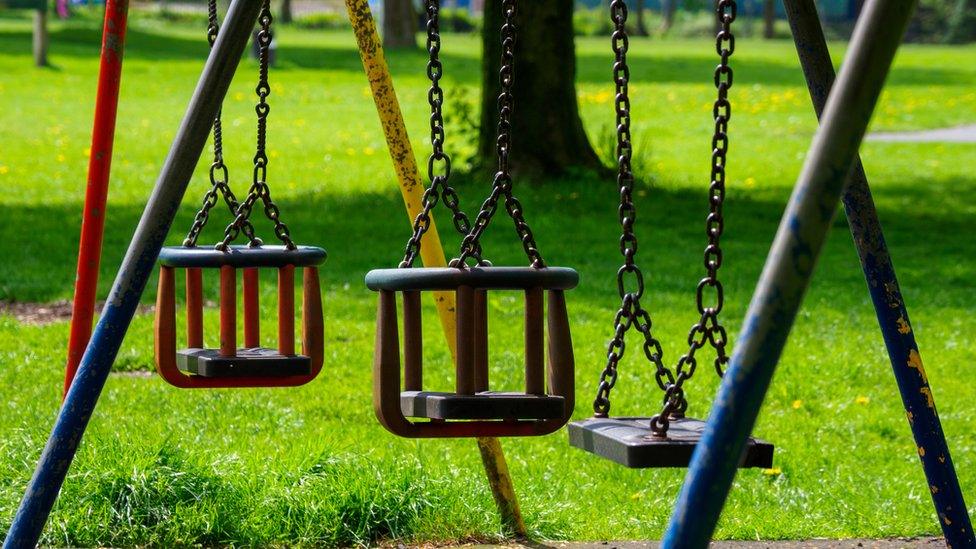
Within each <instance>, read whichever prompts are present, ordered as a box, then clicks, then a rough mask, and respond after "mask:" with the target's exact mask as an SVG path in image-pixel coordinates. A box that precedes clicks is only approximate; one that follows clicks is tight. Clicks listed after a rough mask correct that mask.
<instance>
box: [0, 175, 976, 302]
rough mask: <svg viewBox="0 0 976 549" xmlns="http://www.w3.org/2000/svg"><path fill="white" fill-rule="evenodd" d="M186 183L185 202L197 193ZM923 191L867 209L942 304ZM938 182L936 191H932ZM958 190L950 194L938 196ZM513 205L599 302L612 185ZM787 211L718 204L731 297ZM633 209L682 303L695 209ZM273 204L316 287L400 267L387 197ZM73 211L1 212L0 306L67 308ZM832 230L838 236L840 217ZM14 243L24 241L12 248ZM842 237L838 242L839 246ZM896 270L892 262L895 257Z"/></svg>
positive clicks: (104, 283) (846, 277)
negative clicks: (315, 250) (320, 260)
mask: <svg viewBox="0 0 976 549" xmlns="http://www.w3.org/2000/svg"><path fill="white" fill-rule="evenodd" d="M195 183H196V186H195V187H194V189H195V190H196V189H198V188H199V182H195ZM934 183H935V182H931V181H926V180H925V179H924V178H922V179H918V178H916V179H915V180H913V182H912V184H911V185H900V186H892V185H887V186H885V188H884V190H883V196H884V197H890V196H896V197H898V199H899V200H898V202H899V203H905V201H907V202H909V203H912V204H915V205H916V206H915V207H914V208H912V210H911V211H894V210H886V209H884V204H885V203H886V202H885V200H880V202H881V203H882V211H881V214H880V215H881V218H882V221H883V222H884V224H885V229H886V232H887V233H888V237H889V241H890V242H892V243H895V244H896V245H897V247H898V249H899V250H908V251H909V252H910V257H915V258H919V257H927V256H936V257H939V258H940V261H937V262H935V261H927V262H923V261H912V262H906V265H905V268H904V269H900V270H903V271H904V272H905V273H908V276H907V277H906V276H903V278H904V279H905V280H904V281H903V282H904V283H905V285H906V287H909V288H910V287H911V285H912V284H913V283H918V284H920V285H924V286H928V285H930V284H931V282H932V281H933V280H937V281H939V282H940V284H945V285H946V286H947V291H949V292H952V291H954V290H952V289H951V288H953V287H956V286H958V287H961V289H962V290H965V288H969V287H971V283H970V282H969V279H968V277H967V275H966V273H965V270H966V269H965V267H966V266H967V265H968V264H969V261H970V259H969V251H968V246H967V244H966V242H964V241H963V240H961V239H958V238H955V239H954V238H953V236H954V235H961V234H966V233H967V231H968V230H969V227H970V225H971V220H970V219H969V217H968V216H967V215H966V214H965V212H963V211H961V210H958V209H955V208H953V206H951V205H946V206H943V205H940V204H941V203H942V200H943V198H944V197H940V196H932V195H931V193H929V191H927V190H926V189H930V188H933V187H934V186H935V185H934ZM939 183H940V184H945V183H946V182H945V181H941V180H940V182H939ZM965 184H966V183H965V182H962V181H960V182H957V183H955V184H953V183H951V182H950V183H949V184H948V185H947V188H953V187H958V186H964V185H965ZM482 190H483V188H478V187H475V186H474V185H472V184H471V183H460V185H459V193H460V194H461V196H462V206H463V207H464V208H465V210H466V211H468V212H469V213H470V214H471V215H473V214H474V212H475V211H476V207H477V205H478V204H480V196H479V195H480V194H482V193H481V191H482ZM516 192H517V194H518V195H519V198H520V199H521V201H522V202H523V204H524V206H525V211H526V216H527V219H528V222H529V225H530V226H531V227H532V229H533V231H534V232H535V234H536V237H537V240H538V242H539V245H540V247H541V251H542V252H543V254H544V256H545V257H546V258H547V261H548V262H549V264H551V265H567V266H573V267H575V268H577V269H578V270H579V271H580V273H581V275H582V282H581V285H580V289H579V291H578V292H576V294H578V295H579V297H581V298H594V299H596V300H600V299H604V300H606V299H610V297H609V295H608V293H607V292H609V291H610V290H609V288H610V286H611V282H612V280H613V274H614V272H615V271H616V266H617V265H619V263H620V257H619V251H618V250H617V246H616V241H617V239H618V238H619V228H618V225H617V223H618V222H617V219H616V215H615V203H616V200H617V194H616V191H615V189H614V188H613V185H612V184H610V183H608V182H606V181H597V180H595V179H585V180H580V179H574V180H572V181H560V182H551V183H548V184H545V185H523V186H522V187H521V188H520V189H518V190H517V191H516ZM786 198H787V191H786V190H785V189H784V190H782V191H777V192H765V193H758V192H753V193H750V194H748V195H746V194H741V193H737V192H730V198H729V202H728V203H727V206H726V220H727V224H726V225H727V231H726V238H725V240H724V245H725V248H726V256H727V257H728V258H730V261H727V262H726V269H725V273H726V280H727V285H728V286H729V287H730V289H735V290H737V291H746V292H750V291H751V290H750V289H751V287H752V285H753V284H754V283H755V281H756V279H757V277H758V275H759V271H760V269H761V267H762V263H763V259H764V258H765V255H766V252H767V251H768V248H769V245H770V243H771V241H772V237H773V234H774V232H775V229H776V227H777V225H778V223H779V219H780V217H781V215H782V212H783V208H784V204H785V201H786ZM637 200H638V203H639V209H640V214H639V215H640V217H639V218H638V222H637V231H638V236H639V239H640V244H641V251H640V264H641V266H642V267H643V268H644V270H645V271H646V274H648V276H649V278H650V280H651V284H653V288H654V289H655V291H662V292H690V291H691V288H693V285H694V282H695V281H697V277H698V276H699V275H700V274H701V269H702V267H701V250H702V248H703V246H704V234H703V232H704V231H703V221H702V220H703V219H704V215H705V213H706V211H705V208H706V206H705V197H704V196H703V195H701V194H699V193H695V192H691V191H689V190H681V191H673V190H668V189H662V188H642V189H639V193H638V197H637ZM193 202H195V200H194V201H193ZM888 202H889V203H890V200H889V201H888ZM926 204H928V205H929V206H930V207H926ZM279 205H280V207H281V211H282V219H283V220H285V222H286V223H288V225H289V227H290V228H291V230H292V235H293V236H294V238H295V239H296V241H297V242H299V243H304V244H314V245H321V246H323V247H325V248H326V249H327V250H328V251H329V260H328V262H327V263H326V265H325V266H324V268H323V269H322V279H323V284H324V285H325V286H326V287H328V286H330V285H346V284H348V285H350V286H351V287H353V288H356V287H361V286H362V284H363V282H362V281H363V276H364V274H365V273H366V271H368V270H369V269H372V268H377V267H393V266H395V265H396V264H397V263H398V262H399V260H400V258H401V256H402V253H403V247H404V245H405V243H406V240H407V237H408V236H409V234H408V233H409V229H408V226H407V219H406V218H405V217H404V215H403V213H402V212H403V204H402V201H401V199H400V197H399V194H398V193H397V192H396V191H395V190H393V188H392V186H391V190H390V192H389V193H384V194H375V193H372V194H367V193H363V194H358V195H335V196H331V195H330V196H324V195H321V194H316V195H310V196H308V197H304V198H301V199H295V198H288V199H283V200H279ZM192 208H193V205H192V202H191V201H190V200H187V201H186V202H185V203H184V207H183V208H181V209H180V212H179V214H178V218H177V220H176V222H175V224H174V227H175V228H174V229H173V230H171V231H170V237H169V239H168V241H169V243H170V244H173V245H176V244H178V243H179V242H180V241H181V239H182V237H183V234H184V231H185V229H186V228H187V227H189V225H190V222H191V220H192V216H193V214H194V210H193V209H192ZM80 209H81V208H80V205H77V204H75V205H61V204H55V205H37V206H20V207H18V208H16V209H10V210H7V211H6V212H5V216H6V219H5V222H4V223H3V224H0V257H5V258H16V261H11V260H8V261H3V262H0V299H4V300H14V301H36V302H50V301H54V300H57V299H65V298H68V297H70V295H71V292H72V287H73V280H74V270H75V264H74V257H76V253H77V237H78V232H79V227H78V220H79V218H80ZM141 213H142V206H141V205H135V204H133V205H112V206H111V207H110V209H109V211H108V222H107V225H106V235H105V246H104V258H103V262H102V268H101V283H100V292H99V294H100V296H101V297H104V296H105V295H106V293H107V291H108V289H109V287H110V285H111V282H112V280H113V278H114V275H115V270H116V269H117V268H118V265H119V263H120V261H121V259H122V256H123V254H124V252H125V249H126V247H127V245H128V241H129V238H130V237H131V234H132V231H133V230H134V228H135V225H136V223H137V222H138V219H139V216H140V215H141ZM225 214H226V212H224V211H223V210H215V213H214V214H213V218H212V220H211V223H210V225H209V226H208V227H207V229H206V230H205V232H204V235H203V236H202V237H201V242H203V243H206V242H215V241H216V240H217V238H218V235H219V234H222V230H223V227H224V226H225V224H226V221H227V219H225V218H226V215H225ZM255 215H256V216H260V212H259V211H255ZM435 219H436V220H440V221H441V225H440V227H439V230H440V232H441V236H442V238H443V239H444V245H445V249H446V250H447V252H448V255H449V256H451V255H453V253H452V252H453V251H454V250H456V247H457V245H458V243H459V238H458V235H456V234H454V233H453V232H452V227H451V224H450V222H449V219H448V218H447V217H445V216H444V215H443V213H442V212H441V210H440V208H438V210H435ZM255 223H256V226H257V228H258V232H259V235H263V236H264V238H265V241H267V242H270V241H272V240H273V239H274V237H273V235H272V234H271V231H270V224H269V223H268V222H267V220H266V219H264V218H263V217H261V218H256V219H255ZM834 225H835V228H840V229H841V230H842V231H843V230H845V228H846V224H845V222H844V219H843V216H842V215H840V216H838V218H837V220H836V221H835V223H834ZM25 231H26V233H27V234H28V235H29V236H30V238H25V237H24V235H25ZM844 238H845V241H849V240H848V239H849V237H844ZM484 244H485V250H486V253H487V256H488V257H489V258H490V259H491V260H492V261H493V262H494V263H495V264H496V265H503V264H514V265H520V264H523V263H525V258H524V257H523V256H522V255H521V248H520V246H518V244H517V241H516V239H515V233H514V231H513V229H512V223H511V220H510V219H509V218H508V217H507V216H506V215H505V213H504V211H500V212H499V213H498V215H497V216H496V217H495V219H494V220H493V222H492V226H491V227H490V228H489V230H488V232H487V233H486V238H485V241H484ZM854 257H855V256H854V255H853V250H852V249H851V248H850V247H849V246H847V245H845V246H844V247H833V248H828V251H827V256H826V258H825V260H824V261H822V262H821V266H820V268H819V269H818V278H819V279H820V280H824V281H825V283H827V284H831V285H835V284H836V285H838V286H839V287H841V288H845V289H850V288H851V287H850V285H851V284H856V285H857V286H856V288H855V289H856V290H857V291H861V290H862V289H863V288H862V287H861V285H862V284H863V281H862V280H861V278H860V273H859V272H858V270H857V268H856V262H854V263H853V265H852V260H853V258H854ZM895 259H896V262H897V260H898V255H897V254H896V257H895ZM363 291H364V292H365V289H364V290H363ZM154 293H155V289H154V282H151V283H150V286H149V287H148V289H147V291H146V294H145V296H144V301H146V302H150V301H151V300H152V299H153V296H154ZM215 295H216V294H215Z"/></svg>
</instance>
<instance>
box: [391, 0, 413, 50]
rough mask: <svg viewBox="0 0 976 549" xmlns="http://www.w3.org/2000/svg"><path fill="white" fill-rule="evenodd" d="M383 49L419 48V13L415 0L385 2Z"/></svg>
mask: <svg viewBox="0 0 976 549" xmlns="http://www.w3.org/2000/svg"><path fill="white" fill-rule="evenodd" d="M383 47H384V48H416V47H417V12H416V11H414V8H413V0H383Z"/></svg>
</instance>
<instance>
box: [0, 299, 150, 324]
mask: <svg viewBox="0 0 976 549" xmlns="http://www.w3.org/2000/svg"><path fill="white" fill-rule="evenodd" d="M104 305H105V303H104V302H102V301H100V302H98V304H96V306H95V310H96V311H101V310H102V306H104ZM152 310H153V307H152V306H151V305H140V306H139V309H138V311H137V312H138V313H139V314H144V313H149V312H152ZM0 315H9V316H12V317H14V318H16V319H17V320H18V321H19V322H23V323H24V324H31V325H34V326H44V325H47V324H52V323H54V322H64V321H67V320H71V302H70V301H55V302H53V303H22V302H18V301H0Z"/></svg>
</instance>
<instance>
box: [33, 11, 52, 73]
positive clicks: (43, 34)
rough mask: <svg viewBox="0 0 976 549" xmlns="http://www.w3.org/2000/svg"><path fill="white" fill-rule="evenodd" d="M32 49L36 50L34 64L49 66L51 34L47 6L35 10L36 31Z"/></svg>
mask: <svg viewBox="0 0 976 549" xmlns="http://www.w3.org/2000/svg"><path fill="white" fill-rule="evenodd" d="M33 35H34V37H33V44H32V49H33V50H34V65H35V66H38V67H46V66H47V46H48V41H49V36H48V33H47V6H46V5H45V6H44V7H43V8H41V9H39V10H36V11H34V33H33Z"/></svg>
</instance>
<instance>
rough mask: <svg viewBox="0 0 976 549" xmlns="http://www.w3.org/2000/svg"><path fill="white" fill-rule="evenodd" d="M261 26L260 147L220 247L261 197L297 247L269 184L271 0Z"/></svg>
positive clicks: (285, 239)
mask: <svg viewBox="0 0 976 549" xmlns="http://www.w3.org/2000/svg"><path fill="white" fill-rule="evenodd" d="M258 22H259V24H260V25H261V30H260V31H258V34H257V44H258V67H259V69H258V85H257V87H256V88H255V90H254V91H255V93H257V96H258V103H257V105H256V106H255V107H254V111H255V112H256V113H257V116H258V126H257V150H256V152H255V154H254V179H253V183H252V184H251V188H250V190H248V194H247V198H246V199H245V200H244V202H242V203H241V205H240V207H239V208H238V209H237V217H236V218H235V219H234V222H233V223H231V224H230V225H228V226H227V228H226V230H225V231H224V240H223V241H222V242H221V243H220V244H218V245H217V247H218V248H219V249H226V248H227V246H228V245H229V244H230V243H231V242H232V241H233V240H234V239H235V238H236V237H237V234H238V233H239V232H240V230H241V228H242V227H243V225H244V224H245V223H246V222H247V221H248V218H249V217H250V216H251V210H252V208H253V207H254V204H255V203H256V202H257V201H258V199H260V200H261V203H262V204H263V205H264V215H265V216H267V218H268V219H270V220H271V221H272V222H273V223H274V233H275V236H276V237H278V240H280V241H281V242H282V243H283V244H284V245H285V247H286V248H288V249H289V250H293V249H295V248H296V246H295V242H294V241H292V239H291V233H290V231H289V230H288V226H287V225H285V224H284V223H283V222H282V221H281V211H280V210H279V209H278V206H277V205H276V204H275V203H274V201H273V200H272V199H271V188H270V187H269V186H268V183H267V181H268V154H267V152H266V148H267V135H268V114H269V113H270V112H271V106H270V105H269V104H268V96H269V95H271V84H269V83H268V70H269V66H270V54H271V40H272V39H273V38H274V35H273V33H272V31H271V24H272V22H274V18H273V17H272V15H271V1H270V0H264V1H263V2H262V5H261V13H260V15H259V16H258Z"/></svg>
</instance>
